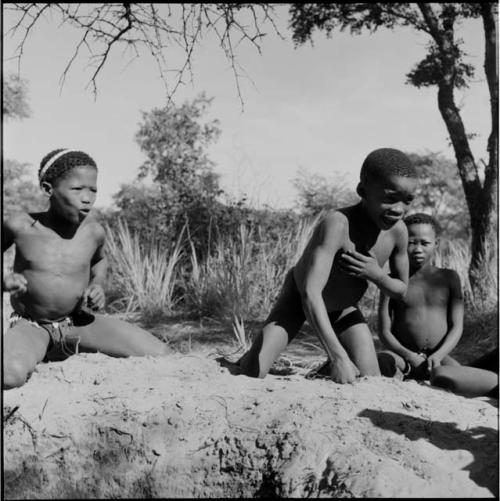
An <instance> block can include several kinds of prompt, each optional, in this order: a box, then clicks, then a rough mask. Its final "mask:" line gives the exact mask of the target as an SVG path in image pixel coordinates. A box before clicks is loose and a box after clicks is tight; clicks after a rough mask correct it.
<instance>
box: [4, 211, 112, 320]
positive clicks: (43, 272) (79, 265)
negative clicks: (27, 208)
mask: <svg viewBox="0 0 500 501" xmlns="http://www.w3.org/2000/svg"><path fill="white" fill-rule="evenodd" d="M32 216H33V217H32ZM11 229H12V231H13V236H14V244H15V245H16V256H15V261H14V272H15V273H22V274H23V275H24V277H25V278H26V280H27V282H28V285H27V290H26V292H25V293H22V294H18V295H12V296H11V303H12V307H13V308H14V311H15V312H17V313H18V314H20V315H25V316H28V317H30V318H33V319H34V320H42V319H45V320H54V319H57V318H61V317H63V316H66V315H69V314H71V313H72V312H73V311H74V310H75V308H76V307H77V305H78V303H79V301H80V300H81V298H82V296H83V293H84V291H85V289H86V287H87V286H88V284H89V279H90V268H91V262H92V258H93V256H94V254H95V253H96V250H97V249H98V247H99V246H100V245H102V243H103V230H102V227H101V226H100V225H99V224H98V223H97V222H95V221H91V220H88V221H87V220H86V221H84V222H83V223H82V224H81V226H79V227H78V228H77V229H76V231H75V233H74V234H73V235H71V236H67V237H62V236H60V235H59V234H58V233H57V232H56V231H54V230H53V229H51V228H50V227H47V226H45V225H44V224H43V223H42V222H41V218H40V215H39V214H33V215H28V214H23V215H21V216H18V217H17V218H16V220H15V222H14V223H13V224H12V225H11Z"/></svg>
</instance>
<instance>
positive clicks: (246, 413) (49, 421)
mask: <svg viewBox="0 0 500 501" xmlns="http://www.w3.org/2000/svg"><path fill="white" fill-rule="evenodd" d="M3 395H4V463H3V464H4V474H5V475H4V495H5V498H6V499H20V498H23V499H26V498H70V499H71V498H124V497H129V498H130V497H139V498H146V497H147V498H151V497H153V498H155V497H219V496H221V497H240V496H245V497H252V496H270V495H278V496H296V497H306V496H312V497H317V496H323V497H419V498H420V497H431V496H434V497H494V496H498V402H497V401H496V400H490V399H488V398H476V399H466V398H462V397H459V396H456V395H453V394H450V393H447V392H444V391H441V390H438V389H434V388H430V387H429V386H428V385H426V384H419V383H416V382H405V383H402V382H399V381H394V380H389V379H386V378H364V379H361V380H359V381H358V382H356V383H354V384H351V385H337V384H335V383H333V382H332V381H328V380H308V379H305V378H304V377H302V376H300V375H292V376H268V377H266V378H265V379H264V380H256V379H251V378H247V377H245V376H233V375H231V374H230V373H229V371H228V370H227V369H226V368H224V367H221V366H220V365H219V364H218V363H217V362H216V361H215V360H214V359H211V358H210V356H207V354H196V353H191V354H186V355H183V354H179V353H178V354H173V355H169V356H166V357H162V358H156V359H155V358H130V359H114V358H110V357H107V356H105V355H101V354H80V355H77V356H73V357H70V358H69V359H67V360H65V361H63V362H53V363H48V364H40V365H39V366H38V368H37V369H36V371H35V372H34V373H33V375H32V377H31V378H30V380H29V381H28V382H27V383H26V385H25V386H23V387H22V388H18V389H14V390H9V391H5V392H4V394H3Z"/></svg>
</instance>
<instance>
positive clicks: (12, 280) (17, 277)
mask: <svg viewBox="0 0 500 501" xmlns="http://www.w3.org/2000/svg"><path fill="white" fill-rule="evenodd" d="M27 289H28V281H27V280H26V278H25V277H24V275H21V274H20V273H11V274H10V275H7V276H6V277H5V278H4V279H3V290H4V291H6V292H10V293H11V294H13V295H17V294H22V293H23V292H26V291H27Z"/></svg>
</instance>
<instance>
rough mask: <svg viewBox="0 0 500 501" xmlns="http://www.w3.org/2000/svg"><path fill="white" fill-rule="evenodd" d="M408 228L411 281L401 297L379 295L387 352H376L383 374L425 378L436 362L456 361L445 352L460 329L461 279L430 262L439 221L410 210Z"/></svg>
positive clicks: (430, 374)
mask: <svg viewBox="0 0 500 501" xmlns="http://www.w3.org/2000/svg"><path fill="white" fill-rule="evenodd" d="M405 223H406V226H407V227H408V257H409V263H410V281H409V283H408V291H407V293H406V297H404V298H402V299H401V298H389V297H387V295H385V294H382V295H381V300H380V308H379V336H380V340H381V341H382V342H383V343H384V345H385V346H386V347H387V348H389V350H388V351H383V352H381V353H379V355H378V359H379V364H380V370H381V372H382V375H384V376H388V377H394V376H396V377H399V378H403V377H406V378H413V379H429V378H431V383H432V378H433V375H434V371H435V369H436V368H437V367H439V366H440V365H454V366H459V365H460V364H459V363H458V362H457V361H456V360H454V359H453V358H452V357H450V356H449V353H450V351H451V350H452V349H453V348H454V347H455V346H456V344H457V343H458V341H459V339H460V336H461V335H462V329H463V316H464V305H463V296H462V288H461V285H460V278H459V277H458V275H457V273H456V272H455V271H453V270H448V269H443V268H437V267H436V266H434V265H433V264H432V260H433V256H434V252H435V250H436V248H437V243H438V238H437V237H438V227H437V223H436V221H435V220H434V218H432V217H431V216H429V215H428V214H420V213H419V214H412V215H411V216H408V217H407V218H406V219H405Z"/></svg>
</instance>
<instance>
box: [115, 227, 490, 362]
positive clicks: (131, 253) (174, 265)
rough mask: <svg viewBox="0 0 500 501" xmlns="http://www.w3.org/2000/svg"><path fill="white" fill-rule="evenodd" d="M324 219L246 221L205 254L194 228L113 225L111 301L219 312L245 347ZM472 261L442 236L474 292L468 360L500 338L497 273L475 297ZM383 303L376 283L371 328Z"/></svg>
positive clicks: (464, 353) (215, 316)
mask: <svg viewBox="0 0 500 501" xmlns="http://www.w3.org/2000/svg"><path fill="white" fill-rule="evenodd" d="M316 223H317V219H316V220H314V221H309V222H305V221H304V222H303V223H302V224H301V225H299V226H298V227H297V229H296V230H295V231H294V232H292V233H287V234H284V235H281V237H280V238H279V239H278V240H277V241H272V242H271V241H269V239H266V238H265V235H263V234H262V230H261V229H260V228H259V227H254V228H250V229H249V228H248V227H246V226H244V225H241V226H240V228H239V233H238V236H237V238H235V239H230V238H228V237H219V238H218V240H217V241H216V242H215V245H214V246H212V248H213V251H212V252H210V253H209V254H208V256H207V257H206V258H205V259H203V260H200V259H199V258H198V255H197V253H196V250H195V248H194V245H193V242H192V241H191V239H190V238H189V235H188V236H187V237H186V239H185V240H184V241H183V240H182V235H181V236H180V237H179V238H178V239H177V241H176V242H174V243H172V244H171V245H167V246H164V247H161V246H160V245H159V244H158V242H155V241H154V239H151V240H150V241H147V242H139V240H138V239H137V238H136V237H135V236H134V235H131V234H130V232H129V230H128V228H127V226H126V224H124V223H123V222H121V223H120V225H119V226H118V230H117V231H116V232H115V233H112V232H111V230H109V228H108V245H109V250H110V252H109V254H110V261H111V266H112V275H113V282H112V284H111V288H112V289H113V294H114V295H115V300H114V301H113V303H112V305H111V306H112V307H113V309H114V310H115V311H116V310H118V311H121V312H126V313H130V312H136V313H140V315H141V317H142V319H143V320H145V321H147V322H149V323H151V322H154V321H156V320H155V319H157V318H158V317H162V316H163V317H165V316H168V315H174V314H175V315H180V316H184V317H186V316H193V315H194V316H195V317H197V318H208V319H212V320H214V321H217V322H218V323H219V324H220V325H221V326H223V327H224V328H225V330H226V331H227V332H228V335H229V333H231V334H232V340H233V341H232V348H235V349H236V350H237V351H238V352H244V351H245V350H247V349H248V347H249V345H250V341H251V335H250V333H249V330H248V325H254V326H255V324H256V323H258V322H262V321H263V319H264V318H265V317H266V316H267V315H268V313H269V311H270V310H271V307H272V305H273V303H274V301H275V299H276V297H277V295H278V293H279V289H280V287H281V285H282V281H283V277H284V276H285V274H286V272H287V271H288V270H289V269H290V267H291V266H293V265H294V264H295V262H296V260H297V259H298V257H299V256H300V254H301V253H302V251H303V249H304V247H305V245H306V244H307V242H308V240H309V238H310V235H311V232H312V230H313V228H314V227H315V225H316ZM183 244H184V247H183ZM183 249H184V250H183ZM182 256H184V259H183V260H181V257H182ZM469 262H470V252H469V248H468V245H467V244H466V243H465V242H462V241H453V242H451V241H446V240H443V241H442V242H441V245H440V248H439V250H438V252H437V253H436V257H435V264H436V265H437V266H440V267H444V268H451V269H454V270H456V271H457V273H458V275H459V276H460V279H461V282H462V286H463V290H464V294H465V296H466V298H467V302H466V315H465V329H464V335H463V338H462V340H461V342H460V343H459V345H458V346H457V348H456V349H455V351H454V354H455V356H457V358H458V359H459V360H460V361H462V362H469V361H471V360H473V359H474V358H476V355H477V356H479V355H480V354H482V353H484V351H485V350H487V349H488V348H489V347H492V346H494V345H496V344H498V322H497V311H498V310H497V307H498V294H497V281H496V275H495V274H491V273H487V272H485V280H487V282H485V283H487V285H488V288H489V289H490V290H491V292H490V294H489V301H488V302H484V301H483V302H480V303H478V302H474V301H473V298H472V292H471V286H470V281H469V276H468V266H469ZM377 305H378V290H377V288H376V287H374V286H370V287H369V289H368V291H367V293H366V294H365V296H364V298H363V299H362V301H361V304H360V306H361V308H362V310H363V313H364V314H365V316H366V318H367V319H368V321H369V324H370V326H371V328H373V327H374V326H375V324H376V312H377ZM374 332H375V330H374ZM230 339H231V338H228V344H229V341H230ZM299 358H300V357H299ZM284 364H285V365H287V364H288V365H289V366H297V364H298V362H297V361H296V360H295V359H294V360H293V361H292V359H289V360H288V362H284ZM298 366H300V364H298Z"/></svg>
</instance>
